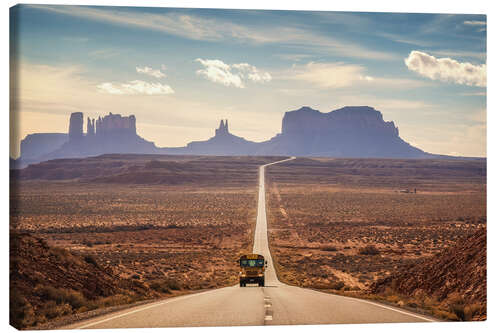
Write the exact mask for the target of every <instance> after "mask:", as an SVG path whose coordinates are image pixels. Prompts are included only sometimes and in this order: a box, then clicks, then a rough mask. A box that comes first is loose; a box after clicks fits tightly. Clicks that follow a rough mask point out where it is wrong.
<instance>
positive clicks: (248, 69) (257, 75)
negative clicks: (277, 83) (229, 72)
mask: <svg viewBox="0 0 500 333" xmlns="http://www.w3.org/2000/svg"><path fill="white" fill-rule="evenodd" d="M231 67H232V68H235V69H236V70H238V71H239V72H240V75H242V76H243V75H245V74H246V75H247V78H248V79H250V80H252V81H253V82H269V81H271V80H272V77H271V74H269V73H268V72H263V71H260V70H258V69H257V67H255V66H252V65H250V64H247V63H241V64H233V65H231Z"/></svg>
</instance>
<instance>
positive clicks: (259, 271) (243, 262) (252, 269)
mask: <svg viewBox="0 0 500 333" xmlns="http://www.w3.org/2000/svg"><path fill="white" fill-rule="evenodd" d="M238 263H239V264H240V287H246V286H247V283H258V284H259V287H264V282H265V280H264V271H265V270H266V267H267V261H266V260H264V256H262V255H260V254H254V253H252V254H245V255H243V256H241V257H240V259H239V260H238Z"/></svg>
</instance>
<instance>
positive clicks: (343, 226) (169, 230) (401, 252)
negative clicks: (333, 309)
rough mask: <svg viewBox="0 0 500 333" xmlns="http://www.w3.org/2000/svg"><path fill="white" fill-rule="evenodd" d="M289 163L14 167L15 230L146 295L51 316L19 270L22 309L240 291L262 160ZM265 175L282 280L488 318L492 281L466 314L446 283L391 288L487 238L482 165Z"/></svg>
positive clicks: (168, 160)
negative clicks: (413, 271)
mask: <svg viewBox="0 0 500 333" xmlns="http://www.w3.org/2000/svg"><path fill="white" fill-rule="evenodd" d="M281 159H283V157H200V156H162V155H103V156H99V157H91V158H85V159H81V160H78V159H63V160H53V161H48V162H43V163H40V164H36V165H31V166H29V167H28V168H26V169H23V170H21V171H13V172H12V174H11V194H10V195H11V221H10V230H11V234H16V235H23V234H30V237H36V238H38V239H41V240H42V241H43V242H46V244H48V246H50V247H54V248H62V249H64V250H65V251H69V252H68V253H70V254H71V255H75V256H76V257H83V258H86V260H87V261H89V262H95V265H97V266H98V267H99V269H103V270H105V271H106V272H108V273H109V274H110V275H111V276H116V277H118V278H119V279H122V280H127V281H133V282H134V283H136V285H137V286H140V288H143V289H144V290H147V292H141V293H139V294H140V297H138V298H130V297H128V298H123V297H122V298H120V297H118V296H117V295H119V294H120V293H122V291H120V290H119V289H117V291H116V292H115V294H114V295H100V294H92V293H89V292H87V293H84V294H83V298H84V299H85V300H87V301H88V300H92V301H93V302H91V303H85V302H83V303H81V304H80V303H78V302H76V303H75V304H73V303H71V302H69V301H68V302H66V303H68V304H69V308H68V307H65V308H64V309H62V308H61V309H60V311H59V312H57V311H56V312H55V313H54V312H53V311H52V312H51V311H49V310H48V308H45V306H46V304H47V302H52V303H50V306H52V307H53V306H54V305H58V306H61V304H62V303H65V301H64V300H60V298H57V299H51V296H50V295H51V294H50V293H49V292H47V288H48V287H47V286H46V284H50V283H51V282H50V281H49V280H50V279H48V280H47V279H46V278H44V277H43V274H42V273H40V278H38V280H37V279H36V278H34V279H32V280H30V281H31V282H30V283H35V284H36V285H35V286H33V290H35V291H36V292H33V291H30V290H28V289H27V288H26V287H23V286H25V285H26V284H23V283H22V281H21V282H19V281H18V280H16V276H14V280H13V279H12V271H11V288H13V289H14V290H16V288H17V290H18V295H20V296H19V300H16V302H18V303H19V304H20V305H19V306H20V307H21V308H22V309H25V308H23V307H28V308H29V307H31V308H32V309H38V311H35V312H36V313H38V317H36V316H35V315H33V316H34V317H36V318H32V320H31V321H27V324H25V325H26V326H33V325H37V324H40V323H43V322H45V321H48V320H51V319H53V318H58V317H61V316H65V315H70V314H74V313H78V312H85V311H88V310H89V309H92V308H96V307H99V306H101V305H103V304H104V303H103V304H101V303H99V302H97V301H96V300H98V299H100V298H103V297H104V296H106V297H107V299H109V297H114V298H113V300H114V301H110V302H109V304H108V303H106V304H104V305H105V306H106V305H110V304H111V305H112V304H119V303H126V302H131V301H134V300H138V299H147V298H155V297H156V298H157V297H164V296H169V295H175V294H176V293H179V292H192V291H196V290H201V289H209V288H217V287H222V286H228V285H234V284H236V283H237V281H238V267H237V265H236V263H235V261H236V259H237V258H238V257H239V255H240V254H242V253H246V252H248V251H250V250H251V248H252V236H253V228H254V226H255V215H256V205H257V175H258V166H259V165H262V164H266V163H270V162H273V161H277V160H281ZM266 177H267V178H266V181H267V211H268V221H269V222H268V223H269V225H268V228H269V232H268V234H269V241H270V248H271V252H272V255H273V257H274V262H275V265H276V269H277V272H278V276H279V278H280V279H281V280H282V282H284V283H287V284H291V285H297V286H302V287H309V288H314V289H321V290H324V291H327V292H334V293H342V294H345V295H352V296H359V297H377V299H384V300H385V301H389V302H393V303H397V304H399V305H401V306H413V307H415V308H417V307H418V308H423V309H427V310H430V311H431V312H432V314H433V315H438V316H439V315H441V317H443V318H446V319H454V320H456V319H484V318H485V300H486V299H485V298H486V294H485V289H486V288H485V285H483V284H482V282H481V283H479V284H478V285H476V284H474V283H473V284H474V288H472V289H471V288H469V289H470V290H469V291H468V292H467V293H466V294H464V295H460V297H461V298H460V299H459V300H458V301H456V300H455V301H456V302H462V304H463V305H464V307H466V306H469V308H468V309H469V310H467V311H469V313H468V316H469V317H468V318H466V317H465V314H464V317H463V318H460V314H456V313H454V312H453V311H452V310H450V306H449V305H450V304H451V303H450V302H451V301H450V300H451V299H452V298H453V297H455V298H456V297H458V296H457V295H454V294H453V293H451V295H450V291H449V290H442V287H440V285H439V284H436V286H429V288H428V289H429V290H427V289H426V288H423V289H422V291H418V292H415V290H406V291H405V290H404V287H401V286H398V288H396V282H394V281H396V280H397V275H398V274H400V273H401V272H402V271H406V270H407V269H408V267H415V266H418V265H421V266H422V267H424V266H425V263H426V261H429V260H434V259H433V258H434V257H435V256H436V255H438V254H440V253H442V252H443V251H446V250H448V251H452V250H453V249H454V247H455V246H458V245H460V244H463V243H464V242H469V240H470V237H475V238H474V239H476V238H478V237H481V235H483V234H485V230H486V161H485V160H391V159H333V158H331V159H322V158H297V159H296V160H293V161H290V162H287V163H282V164H276V165H272V166H270V167H269V168H268V171H267V175H266ZM477 235H479V236H477ZM468 239H469V240H468ZM457 244H458V245H457ZM485 251H486V249H485V248H484V249H482V250H481V255H483V252H484V256H485ZM68 256H69V254H68ZM89 258H90V259H89ZM12 260H15V258H14V259H13V256H12V252H11V263H12ZM75 260H76V259H75ZM463 264H465V263H463ZM472 264H473V263H472ZM472 264H471V265H472ZM430 266H432V265H430ZM476 268H477V269H479V270H481V272H482V270H483V268H484V270H485V269H486V268H485V266H484V267H479V268H478V267H476ZM465 271H466V270H464V272H465ZM32 273H33V274H34V275H36V272H32ZM17 278H18V279H19V280H22V278H25V277H23V276H17ZM454 278H455V279H456V280H459V279H462V280H464V279H465V280H466V279H467V277H460V276H454ZM469 278H470V277H469ZM448 279H451V280H452V279H453V278H449V276H448ZM33 281H34V282H33ZM384 281H385V282H384ZM384 283H385V285H384ZM422 283H423V284H424V285H425V283H424V282H422ZM450 283H451V285H454V283H455V284H456V285H457V287H456V288H459V287H458V284H459V283H458V282H457V281H451V282H450ZM471 283H472V282H471ZM50 288H52V289H58V288H57V287H56V286H55V285H51V286H50ZM50 288H49V289H50ZM138 288H139V287H138ZM440 288H441V289H440ZM396 289H397V290H396ZM483 289H484V292H483ZM141 290H142V289H141ZM61 292H62V291H61ZM68 292H69V291H68ZM71 292H75V293H76V294H78V293H79V292H80V291H78V290H76V291H75V290H73V291H71ZM80 294H81V292H80ZM443 295H444V296H443ZM129 296H130V295H129ZM398 302H400V303H401V304H400V303H398ZM11 303H12V300H11ZM18 303H15V304H18ZM483 303H484V304H483ZM89 304H90V305H89ZM483 305H484V306H483ZM472 306H474V308H472ZM483 308H484V309H483ZM44 309H45V310H44ZM462 310H463V309H462ZM20 311H21V310H20ZM22 311H28V310H22ZM439 311H441V312H439ZM464 311H465V310H464Z"/></svg>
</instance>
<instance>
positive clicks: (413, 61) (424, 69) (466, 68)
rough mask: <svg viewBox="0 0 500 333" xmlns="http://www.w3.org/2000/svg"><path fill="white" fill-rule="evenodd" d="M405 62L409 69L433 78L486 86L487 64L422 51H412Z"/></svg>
mask: <svg viewBox="0 0 500 333" xmlns="http://www.w3.org/2000/svg"><path fill="white" fill-rule="evenodd" d="M405 64H406V66H407V67H408V69H409V70H411V71H414V72H416V73H418V74H420V75H422V76H425V77H428V78H430V79H432V80H440V81H445V82H453V83H457V84H465V85H468V86H476V87H486V64H482V65H473V64H471V63H468V62H458V61H456V60H454V59H451V58H436V57H433V56H431V55H429V54H427V53H424V52H420V51H411V53H410V54H409V56H408V58H406V59H405Z"/></svg>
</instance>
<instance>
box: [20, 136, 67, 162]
mask: <svg viewBox="0 0 500 333" xmlns="http://www.w3.org/2000/svg"><path fill="white" fill-rule="evenodd" d="M66 141H68V134H66V133H34V134H28V135H26V137H25V138H24V139H23V140H21V159H23V160H33V159H36V158H38V157H41V156H43V155H45V154H48V153H50V152H52V151H54V150H56V149H58V148H59V147H61V146H62V145H63V144H64V143H65V142H66Z"/></svg>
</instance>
